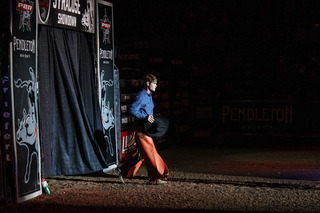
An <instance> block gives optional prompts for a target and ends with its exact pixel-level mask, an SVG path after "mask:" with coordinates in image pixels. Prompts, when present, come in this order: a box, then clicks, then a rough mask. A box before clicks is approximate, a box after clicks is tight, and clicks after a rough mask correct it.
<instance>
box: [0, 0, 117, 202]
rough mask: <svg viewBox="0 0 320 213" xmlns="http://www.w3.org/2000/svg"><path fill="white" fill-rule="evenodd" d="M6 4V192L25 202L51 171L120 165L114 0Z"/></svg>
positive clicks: (9, 198) (0, 195)
mask: <svg viewBox="0 0 320 213" xmlns="http://www.w3.org/2000/svg"><path fill="white" fill-rule="evenodd" d="M8 8H10V17H11V23H10V34H11V35H10V39H8V42H7V46H8V48H7V49H8V51H7V54H6V57H4V58H7V61H6V60H5V59H1V100H2V102H1V112H2V116H1V147H0V148H1V149H0V151H1V161H0V169H1V170H0V178H1V179H0V181H1V186H0V199H1V201H2V202H22V201H25V200H28V199H30V198H33V197H35V196H38V195H40V194H42V190H43V189H42V187H41V182H42V180H43V179H45V178H46V177H50V176H55V175H76V174H87V173H92V172H97V171H100V170H103V171H105V172H107V171H110V170H112V169H114V168H115V167H116V166H117V165H118V161H119V159H118V147H119V146H118V142H117V141H118V140H119V138H120V136H119V135H120V133H119V128H120V127H119V123H120V122H119V119H120V116H119V110H117V108H119V104H118V103H116V102H117V101H118V97H119V94H118V93H119V89H118V88H119V86H118V85H119V75H118V73H117V70H116V69H115V68H114V67H115V65H114V57H113V55H114V54H113V46H114V42H113V40H114V39H113V4H112V3H109V2H106V1H102V0H70V1H61V0H12V1H10V5H9V3H8V6H7V9H8ZM8 25H9V23H8ZM4 52H5V51H4V50H3V49H2V55H3V54H4ZM8 65H9V66H8Z"/></svg>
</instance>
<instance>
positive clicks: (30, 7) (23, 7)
mask: <svg viewBox="0 0 320 213" xmlns="http://www.w3.org/2000/svg"><path fill="white" fill-rule="evenodd" d="M17 10H22V11H28V12H30V13H32V11H33V5H30V4H26V3H22V2H18V3H17Z"/></svg>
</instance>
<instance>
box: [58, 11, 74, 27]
mask: <svg viewBox="0 0 320 213" xmlns="http://www.w3.org/2000/svg"><path fill="white" fill-rule="evenodd" d="M58 24H62V25H67V26H72V27H77V17H74V16H70V15H66V14H62V13H58Z"/></svg>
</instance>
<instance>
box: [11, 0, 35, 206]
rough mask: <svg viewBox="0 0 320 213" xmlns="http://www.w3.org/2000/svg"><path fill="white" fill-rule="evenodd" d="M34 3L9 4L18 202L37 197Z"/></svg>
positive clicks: (21, 0)
mask: <svg viewBox="0 0 320 213" xmlns="http://www.w3.org/2000/svg"><path fill="white" fill-rule="evenodd" d="M36 1H37V0H12V1H11V13H12V15H11V16H12V17H11V19H12V20H11V35H12V45H11V89H12V106H13V137H14V142H13V144H14V152H15V176H16V193H17V201H18V202H21V201H24V200H27V199H30V198H32V197H35V196H37V195H39V194H41V187H40V186H41V185H40V182H41V180H40V179H41V174H40V168H41V166H40V145H39V136H38V109H37V66H36V64H37V61H36V60H37V54H36V53H37V46H36V37H37V12H36V3H37V2H36Z"/></svg>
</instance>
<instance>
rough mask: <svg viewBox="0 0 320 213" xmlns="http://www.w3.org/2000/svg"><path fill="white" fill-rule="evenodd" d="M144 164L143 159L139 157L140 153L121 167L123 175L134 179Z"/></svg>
mask: <svg viewBox="0 0 320 213" xmlns="http://www.w3.org/2000/svg"><path fill="white" fill-rule="evenodd" d="M142 162H143V159H142V158H141V157H140V156H139V153H138V154H136V155H135V156H134V157H133V158H131V159H130V160H129V161H127V162H126V163H124V164H123V165H121V166H120V167H119V169H120V172H121V175H122V176H123V177H125V178H133V177H134V175H135V174H136V173H137V171H138V170H139V168H140V166H141V164H142Z"/></svg>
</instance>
